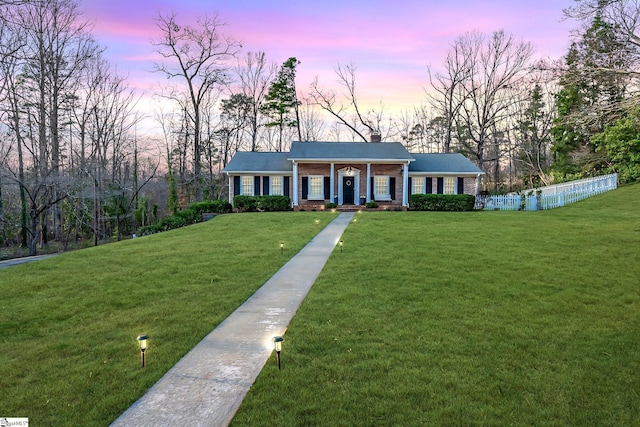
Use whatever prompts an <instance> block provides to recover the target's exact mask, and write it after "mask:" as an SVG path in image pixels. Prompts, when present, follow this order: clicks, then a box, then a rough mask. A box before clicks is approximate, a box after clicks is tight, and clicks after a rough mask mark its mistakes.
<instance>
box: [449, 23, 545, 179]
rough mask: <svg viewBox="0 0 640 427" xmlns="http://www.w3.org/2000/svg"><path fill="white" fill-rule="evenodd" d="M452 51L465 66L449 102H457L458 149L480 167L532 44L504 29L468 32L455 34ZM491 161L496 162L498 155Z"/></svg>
mask: <svg viewBox="0 0 640 427" xmlns="http://www.w3.org/2000/svg"><path fill="white" fill-rule="evenodd" d="M452 51H453V52H454V53H455V56H456V57H457V58H458V59H457V61H458V62H459V63H461V64H464V67H463V68H464V69H465V71H464V74H463V78H462V80H461V81H460V82H459V84H458V83H457V85H458V89H457V90H456V93H457V95H456V96H457V97H458V99H457V100H456V101H454V102H453V105H457V104H459V105H460V106H459V114H458V115H457V117H456V127H457V129H458V138H459V140H460V143H461V145H462V148H463V149H465V150H466V151H467V152H468V153H469V154H471V155H473V157H475V159H476V161H477V164H478V166H479V167H480V168H483V167H484V162H485V154H486V151H485V150H486V146H487V145H488V144H489V143H490V142H491V141H492V139H493V140H494V141H495V140H496V139H495V138H497V136H498V135H493V133H495V132H496V131H497V130H498V129H500V127H501V126H500V122H501V121H502V120H504V119H505V117H506V115H505V113H506V111H507V108H508V106H509V105H510V104H511V103H512V102H514V100H513V98H512V97H511V95H512V94H513V91H511V88H512V87H513V86H514V85H516V84H517V83H518V82H519V81H520V80H522V79H523V78H524V76H525V75H526V73H527V71H528V69H529V65H530V64H529V61H530V59H531V56H532V54H533V47H532V46H531V44H530V43H525V42H518V41H516V40H514V38H513V36H510V35H507V34H505V33H504V31H496V32H494V33H492V34H491V35H489V36H486V35H484V34H481V33H479V32H471V33H466V34H465V35H463V36H461V37H459V38H458V39H457V40H456V41H455V42H454V49H453V50H452ZM497 152H498V151H495V150H494V153H497ZM493 160H494V161H496V162H499V159H498V158H495V159H493ZM479 189H480V183H478V190H479Z"/></svg>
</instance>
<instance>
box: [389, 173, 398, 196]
mask: <svg viewBox="0 0 640 427" xmlns="http://www.w3.org/2000/svg"><path fill="white" fill-rule="evenodd" d="M389 192H390V193H391V200H395V199H396V177H395V176H392V177H391V178H389Z"/></svg>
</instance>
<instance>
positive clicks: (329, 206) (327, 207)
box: [324, 202, 338, 209]
mask: <svg viewBox="0 0 640 427" xmlns="http://www.w3.org/2000/svg"><path fill="white" fill-rule="evenodd" d="M337 207H338V205H337V204H335V203H333V202H329V203H327V204H325V205H324V208H325V209H335V208H337Z"/></svg>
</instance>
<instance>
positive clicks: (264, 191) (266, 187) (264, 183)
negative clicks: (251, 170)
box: [262, 176, 269, 196]
mask: <svg viewBox="0 0 640 427" xmlns="http://www.w3.org/2000/svg"><path fill="white" fill-rule="evenodd" d="M262 195H263V196H268V195H269V177H268V176H263V177H262Z"/></svg>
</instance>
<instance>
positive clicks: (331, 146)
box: [288, 141, 413, 163]
mask: <svg viewBox="0 0 640 427" xmlns="http://www.w3.org/2000/svg"><path fill="white" fill-rule="evenodd" d="M288 159H289V160H292V161H294V162H297V161H314V162H317V161H321V162H329V161H338V162H341V161H350V162H355V161H360V162H366V161H378V162H388V163H397V162H411V161H413V156H412V154H411V153H409V152H408V151H407V149H406V148H404V146H403V145H402V144H400V143H399V142H299V141H295V142H293V143H292V144H291V151H290V152H289V157H288Z"/></svg>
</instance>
